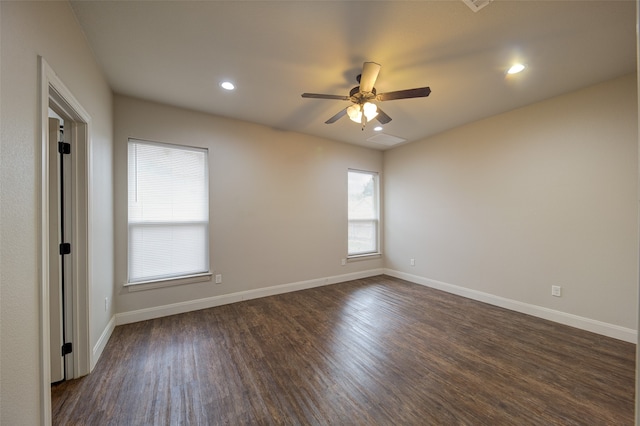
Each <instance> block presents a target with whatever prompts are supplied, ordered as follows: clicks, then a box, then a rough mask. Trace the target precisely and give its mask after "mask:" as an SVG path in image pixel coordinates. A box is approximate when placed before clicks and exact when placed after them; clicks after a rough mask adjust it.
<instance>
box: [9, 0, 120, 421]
mask: <svg viewBox="0 0 640 426" xmlns="http://www.w3.org/2000/svg"><path fill="white" fill-rule="evenodd" d="M0 8H1V11H2V12H1V19H2V21H1V40H2V48H1V64H2V71H1V79H2V80H1V87H2V96H1V101H0V102H1V109H0V111H1V115H2V128H1V130H0V132H1V133H0V135H1V146H2V157H1V158H0V182H1V188H0V196H1V200H2V201H1V203H0V217H1V225H2V227H1V234H0V253H1V260H0V286H1V287H0V291H1V295H0V299H1V300H0V345H1V347H2V351H1V354H0V424H3V425H36V424H39V422H40V418H39V415H40V414H39V407H40V386H39V385H40V369H39V357H40V335H39V322H40V318H39V288H40V280H39V269H40V260H39V250H40V248H39V246H40V233H39V215H40V207H39V197H40V196H39V182H40V181H39V179H40V169H39V164H40V144H41V140H40V135H39V134H38V132H39V95H38V87H39V77H38V55H42V56H43V57H44V59H45V60H46V61H47V62H48V63H49V65H50V66H51V67H52V68H53V69H54V71H55V72H56V73H57V74H58V76H59V77H60V79H61V80H62V81H63V83H64V84H65V85H66V86H67V88H69V90H70V91H71V92H72V93H73V95H74V96H75V98H76V99H77V100H78V101H79V102H80V103H81V104H82V106H83V107H84V109H85V110H86V111H87V112H88V113H89V114H90V115H91V118H92V134H91V135H90V136H91V139H92V144H93V145H92V146H93V157H92V160H91V164H90V167H91V169H92V175H93V180H92V181H91V182H90V186H91V190H92V192H93V194H94V197H93V204H92V206H91V208H92V212H93V214H92V216H91V217H90V234H91V241H92V245H91V246H90V252H91V256H92V261H91V265H90V267H91V277H90V279H91V284H92V287H91V289H90V292H91V300H90V304H91V308H90V309H91V312H92V315H91V324H90V337H91V345H92V347H93V345H95V344H96V342H97V339H98V338H99V336H100V334H101V333H102V331H103V330H104V329H105V327H106V325H107V323H108V321H109V318H110V317H111V312H105V311H104V303H103V301H104V297H111V295H112V292H113V272H112V271H113V266H112V265H113V244H112V241H113V213H112V212H113V203H112V199H113V198H112V193H113V190H112V180H113V174H112V155H111V150H112V146H111V144H112V129H113V127H112V97H111V91H110V89H109V87H108V86H107V84H106V82H105V80H104V78H103V76H102V73H101V71H100V69H99V67H98V65H97V64H96V63H95V61H94V59H93V55H92V53H91V50H90V49H89V47H88V46H87V44H86V41H85V38H84V35H83V34H82V32H81V31H80V28H79V27H78V25H77V23H76V20H75V17H74V15H73V13H72V12H71V9H70V7H69V5H68V4H67V3H66V2H7V1H2V2H0ZM101 301H102V303H101Z"/></svg>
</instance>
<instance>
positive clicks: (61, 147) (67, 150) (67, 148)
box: [58, 142, 71, 154]
mask: <svg viewBox="0 0 640 426" xmlns="http://www.w3.org/2000/svg"><path fill="white" fill-rule="evenodd" d="M58 152H59V153H60V154H71V144H70V143H66V142H58Z"/></svg>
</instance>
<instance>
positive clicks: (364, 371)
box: [52, 276, 635, 425]
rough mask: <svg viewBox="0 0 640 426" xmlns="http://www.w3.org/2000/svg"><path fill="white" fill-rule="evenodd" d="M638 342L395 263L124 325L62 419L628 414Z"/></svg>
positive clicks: (60, 413)
mask: <svg viewBox="0 0 640 426" xmlns="http://www.w3.org/2000/svg"><path fill="white" fill-rule="evenodd" d="M634 359H635V345H632V344H629V343H625V342H621V341H618V340H614V339H609V338H606V337H602V336H599V335H595V334H592V333H588V332H585V331H581V330H577V329H573V328H569V327H565V326H562V325H558V324H555V323H551V322H548V321H544V320H541V319H537V318H534V317H530V316H526V315H522V314H518V313H514V312H510V311H507V310H504V309H500V308H496V307H493V306H489V305H486V304H482V303H479V302H475V301H472V300H469V299H465V298H461V297H458V296H454V295H450V294H447V293H443V292H440V291H437V290H433V289H429V288H426V287H422V286H418V285H415V284H411V283H408V282H405V281H402V280H398V279H395V278H390V277H387V276H380V277H373V278H368V279H363V280H357V281H352V282H348V283H342V284H336V285H332V286H326V287H320V288H315V289H311V290H305V291H299V292H295V293H288V294H283V295H279V296H273V297H268V298H263V299H258V300H251V301H246V302H241V303H236V304H232V305H226V306H220V307H216V308H212V309H206V310H202V311H198V312H191V313H187V314H182V315H176V316H171V317H166V318H161V319H157V320H151V321H145V322H140V323H135V324H129V325H125V326H120V327H117V328H116V329H115V331H114V333H113V335H112V337H111V340H110V341H109V343H108V345H107V347H106V349H105V351H104V353H103V355H102V357H101V359H100V361H99V362H98V365H97V366H96V368H95V370H94V372H93V373H92V374H90V375H89V376H87V377H85V378H82V379H79V380H74V381H69V382H66V383H63V384H61V385H56V386H54V387H53V388H52V406H53V418H54V424H61V425H69V424H83V425H84V424H86V425H102V424H108V425H179V424H189V425H217V424H222V425H224V424H230V425H247V424H261V425H262V424H265V425H268V424H313V425H323V424H333V425H342V424H358V425H391V424H399V425H633V410H634V371H635V370H634V368H635V362H634Z"/></svg>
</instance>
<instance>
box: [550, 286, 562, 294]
mask: <svg viewBox="0 0 640 426" xmlns="http://www.w3.org/2000/svg"><path fill="white" fill-rule="evenodd" d="M551 295H552V296H555V297H561V296H562V287H560V286H559V285H552V286H551Z"/></svg>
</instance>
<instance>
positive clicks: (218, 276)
mask: <svg viewBox="0 0 640 426" xmlns="http://www.w3.org/2000/svg"><path fill="white" fill-rule="evenodd" d="M216 284H222V274H216Z"/></svg>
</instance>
